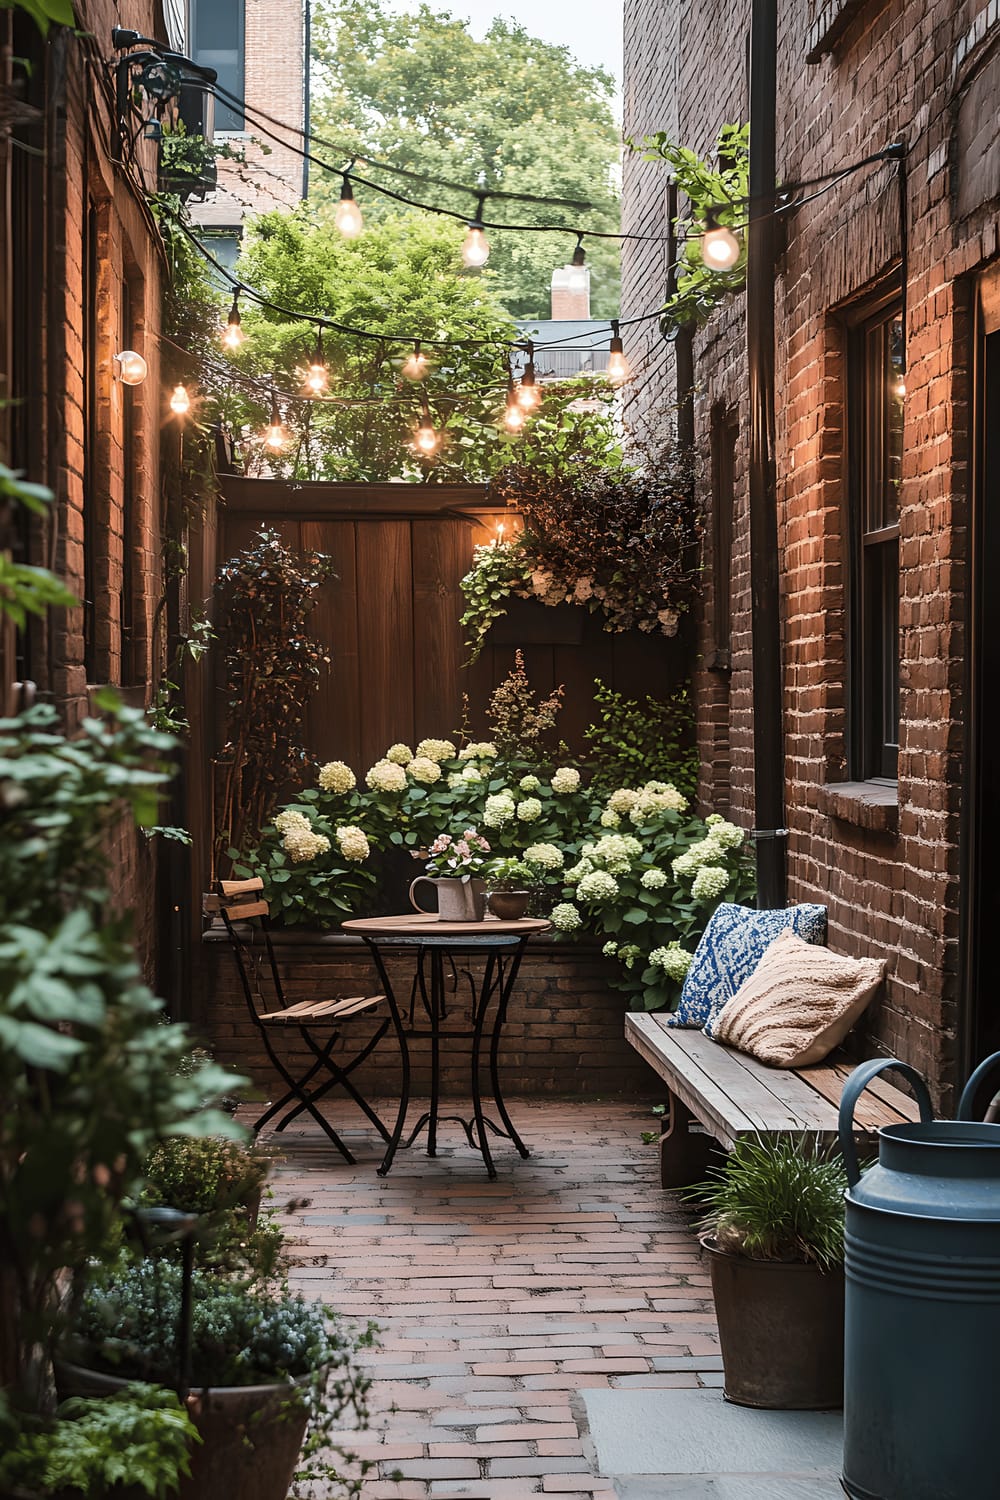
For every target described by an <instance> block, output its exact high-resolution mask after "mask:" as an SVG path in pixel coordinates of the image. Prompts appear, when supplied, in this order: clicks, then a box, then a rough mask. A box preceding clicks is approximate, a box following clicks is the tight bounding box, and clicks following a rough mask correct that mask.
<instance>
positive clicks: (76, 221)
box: [0, 0, 168, 963]
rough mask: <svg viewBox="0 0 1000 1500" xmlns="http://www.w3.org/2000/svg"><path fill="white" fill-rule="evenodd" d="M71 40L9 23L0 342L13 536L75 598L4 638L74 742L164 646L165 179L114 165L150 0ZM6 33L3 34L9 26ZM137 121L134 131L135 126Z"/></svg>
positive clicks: (146, 684) (17, 674)
mask: <svg viewBox="0 0 1000 1500" xmlns="http://www.w3.org/2000/svg"><path fill="white" fill-rule="evenodd" d="M77 15H78V21H79V31H78V32H77V33H75V34H74V33H71V32H69V31H68V30H63V29H56V30H55V31H54V32H53V34H52V36H51V38H50V40H49V41H48V42H47V43H43V42H42V41H41V39H40V38H39V36H38V34H37V32H36V30H35V28H34V26H33V24H32V23H31V21H30V20H29V19H28V18H27V16H26V15H25V14H24V13H23V12H20V11H18V12H10V11H4V12H3V13H2V15H0V28H2V29H3V32H4V33H5V34H6V37H7V39H8V40H9V42H10V45H11V48H12V51H13V54H14V56H15V57H23V58H27V59H28V60H29V62H30V72H29V73H27V75H26V74H25V73H24V72H23V71H22V70H21V69H20V68H18V67H16V66H15V68H14V69H13V76H12V79H11V83H12V89H13V99H14V100H15V101H16V103H15V106H14V110H15V113H14V123H13V126H12V130H11V136H12V139H8V140H7V141H5V142H4V143H3V145H2V154H0V193H2V196H3V198H4V200H5V202H6V203H7V208H8V212H7V218H6V221H5V224H4V231H3V232H4V239H5V243H4V257H3V259H4V270H5V272H6V275H5V277H4V286H3V290H2V294H0V295H2V301H3V309H2V313H0V331H2V347H3V359H2V366H3V384H2V395H3V396H4V397H5V398H8V397H9V398H11V401H12V403H13V404H11V405H8V406H6V407H5V408H4V409H3V410H2V411H0V422H2V423H3V430H2V434H0V449H2V452H3V456H4V458H5V459H6V460H7V461H8V462H9V463H10V464H11V466H12V467H14V468H17V469H21V470H22V471H24V473H25V474H26V476H27V477H28V478H30V479H32V480H34V481H36V482H40V483H44V484H47V485H48V486H49V487H50V488H51V489H52V491H53V492H54V494H55V497H56V498H55V503H54V505H53V507H52V515H51V517H50V518H49V519H48V520H47V521H46V523H45V524H44V525H42V524H40V523H33V524H32V525H31V526H30V527H28V526H23V527H21V550H22V553H23V555H24V556H25V557H26V558H27V559H29V560H31V561H32V562H35V563H38V564H44V565H46V566H49V567H52V568H54V570H55V571H56V573H58V574H59V576H60V577H61V578H62V579H64V581H65V582H66V584H67V585H68V587H69V588H70V589H71V591H72V592H73V593H74V594H76V595H77V597H78V598H79V599H80V600H81V601H85V602H83V603H82V604H81V607H80V608H78V609H74V610H70V611H68V612H65V611H54V612H52V613H50V615H49V616H48V618H47V620H46V621H45V622H42V621H32V622H31V623H30V625H29V628H28V629H27V630H26V631H25V632H24V633H23V637H22V639H21V640H20V641H19V642H14V641H13V640H10V639H8V643H7V647H8V649H7V652H6V654H5V659H4V660H3V662H2V666H3V677H4V688H5V696H6V699H7V701H8V702H11V701H13V703H14V704H16V703H17V701H18V693H17V692H16V691H12V690H11V685H12V683H13V682H14V681H21V682H23V681H30V682H31V683H33V684H35V686H36V688H37V692H38V694H39V696H40V697H42V698H43V699H47V700H48V701H51V702H52V703H54V704H55V705H56V706H57V707H58V709H59V710H60V712H61V714H62V715H63V717H64V721H65V724H66V727H67V729H68V730H69V731H70V732H72V731H73V730H74V729H75V728H76V727H77V726H78V725H79V723H80V721H81V719H82V718H83V717H84V716H85V714H86V713H87V712H88V708H89V705H90V702H91V697H92V692H93V690H94V688H96V687H99V686H101V685H104V684H111V685H113V686H115V687H117V688H120V689H121V691H122V693H123V696H125V697H126V698H127V699H128V700H130V701H132V702H135V703H138V704H140V705H142V704H145V703H146V702H147V701H148V698H149V693H150V691H151V689H150V684H151V683H153V682H154V681H155V679H156V678H157V676H158V675H159V672H160V671H161V670H162V663H163V653H164V649H165V643H164V639H163V632H162V629H161V628H160V627H161V625H162V619H161V618H160V616H161V615H162V611H161V612H159V614H158V603H159V600H160V597H161V594H162V569H161V563H160V556H161V539H162V530H163V505H164V502H163V497H162V495H161V476H160V435H161V427H162V426H163V424H164V420H165V417H166V416H167V415H168V413H167V412H166V408H165V401H164V397H163V392H162V389H161V382H160V374H159V371H160V348H159V316H160V302H161V280H162V277H163V275H164V274H165V269H166V267H165V260H164V256H163V249H162V242H161V240H160V236H159V234H158V232H157V230H156V227H155V224H154V221H153V219H152V216H151V213H150V210H149V207H148V205H147V203H146V200H145V197H144V195H143V192H142V180H141V179H142V177H145V179H146V180H147V181H148V182H154V181H155V147H153V146H152V145H151V144H148V143H146V142H143V141H140V142H139V146H138V156H137V159H136V161H135V162H133V163H132V165H130V166H128V167H123V166H121V165H117V164H116V157H117V156H118V154H119V153H118V148H117V128H116V123H115V118H114V79H113V74H112V73H111V72H110V71H109V69H108V67H107V65H106V59H107V58H108V57H110V56H111V55H112V49H111V31H112V28H113V27H114V26H115V25H123V26H128V27H134V28H135V29H136V30H137V31H139V32H141V33H142V34H144V35H147V36H161V37H163V38H164V41H165V33H164V32H163V29H162V18H161V15H160V11H159V7H158V6H157V5H155V4H153V3H152V0H130V3H124V4H121V5H116V4H112V3H111V0H86V3H84V4H78V6H77ZM8 28H9V29H8ZM133 123H134V122H133ZM128 348H131V349H134V350H136V351H138V352H139V353H140V354H142V355H143V357H144V358H145V360H146V362H147V364H148V367H149V368H148V375H147V377H146V380H145V381H144V383H143V384H141V385H137V386H134V387H126V386H124V385H123V384H122V383H121V381H119V380H118V379H117V378H116V367H115V364H114V356H115V354H117V353H118V352H120V351H121V350H123V349H128ZM110 852H111V872H112V877H113V881H114V885H115V896H116V899H117V901H118V902H119V904H121V905H123V906H131V907H134V908H135V911H136V928H137V938H138V941H139V946H140V951H141V953H142V954H143V956H144V957H145V958H146V960H147V963H149V962H150V961H151V954H152V946H153V928H154V920H153V894H154V890H155V876H154V864H155V861H154V859H153V855H152V853H151V850H150V847H149V845H148V844H147V841H146V839H145V838H144V837H143V836H142V835H141V834H139V833H138V832H137V831H136V830H134V829H133V828H132V827H131V826H129V827H123V828H122V829H120V830H119V831H118V833H117V834H116V836H115V838H114V840H113V847H112V849H111V851H110Z"/></svg>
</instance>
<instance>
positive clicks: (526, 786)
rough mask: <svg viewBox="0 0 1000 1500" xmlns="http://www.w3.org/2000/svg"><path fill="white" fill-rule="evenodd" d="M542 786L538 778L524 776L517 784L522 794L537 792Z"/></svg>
mask: <svg viewBox="0 0 1000 1500" xmlns="http://www.w3.org/2000/svg"><path fill="white" fill-rule="evenodd" d="M541 784H542V783H541V782H540V781H539V779H538V777H537V776H522V777H521V779H520V781H519V782H518V783H517V785H518V789H519V790H520V791H522V792H537V791H538V789H539V787H540V786H541Z"/></svg>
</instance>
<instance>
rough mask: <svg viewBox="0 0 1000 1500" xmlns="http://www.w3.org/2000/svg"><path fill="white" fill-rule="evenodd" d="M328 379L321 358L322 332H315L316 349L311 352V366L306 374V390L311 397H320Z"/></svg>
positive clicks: (319, 330)
mask: <svg viewBox="0 0 1000 1500" xmlns="http://www.w3.org/2000/svg"><path fill="white" fill-rule="evenodd" d="M329 378H330V372H329V370H328V369H327V367H326V360H325V359H324V358H323V331H322V329H320V328H317V330H316V348H315V350H314V352H313V357H312V364H311V365H310V366H309V370H308V373H307V374H306V382H305V383H306V390H307V391H309V392H310V394H311V395H313V396H322V394H323V392H324V391H325V390H326V387H327V383H328V381H329Z"/></svg>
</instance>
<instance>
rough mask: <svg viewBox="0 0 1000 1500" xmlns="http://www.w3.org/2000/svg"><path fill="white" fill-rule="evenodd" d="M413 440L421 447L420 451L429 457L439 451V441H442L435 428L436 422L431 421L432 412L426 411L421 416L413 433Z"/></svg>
mask: <svg viewBox="0 0 1000 1500" xmlns="http://www.w3.org/2000/svg"><path fill="white" fill-rule="evenodd" d="M413 441H414V443H415V444H416V446H417V448H419V450H420V452H421V453H423V454H425V455H426V456H427V457H428V458H429V457H430V456H431V454H432V453H436V452H437V447H438V443H439V442H440V441H441V439H440V437H439V435H438V434H437V433H436V432H435V430H434V423H433V422H432V421H431V414H430V412H429V411H425V412H424V414H423V416H422V417H421V418H420V421H419V422H418V423H417V430H416V432H415V433H414V434H413Z"/></svg>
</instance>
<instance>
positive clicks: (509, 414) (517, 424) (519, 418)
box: [501, 381, 525, 525]
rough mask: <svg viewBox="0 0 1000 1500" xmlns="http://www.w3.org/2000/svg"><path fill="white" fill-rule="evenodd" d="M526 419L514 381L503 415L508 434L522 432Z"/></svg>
mask: <svg viewBox="0 0 1000 1500" xmlns="http://www.w3.org/2000/svg"><path fill="white" fill-rule="evenodd" d="M524 418H525V409H524V407H523V406H521V405H519V403H518V393H517V391H515V389H514V383H513V381H511V382H510V384H509V385H508V386H507V408H506V410H505V412H504V414H503V423H504V426H505V427H506V429H507V431H508V432H520V431H521V430H522V428H523V427H524ZM502 524H503V523H502V522H501V525H502Z"/></svg>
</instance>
